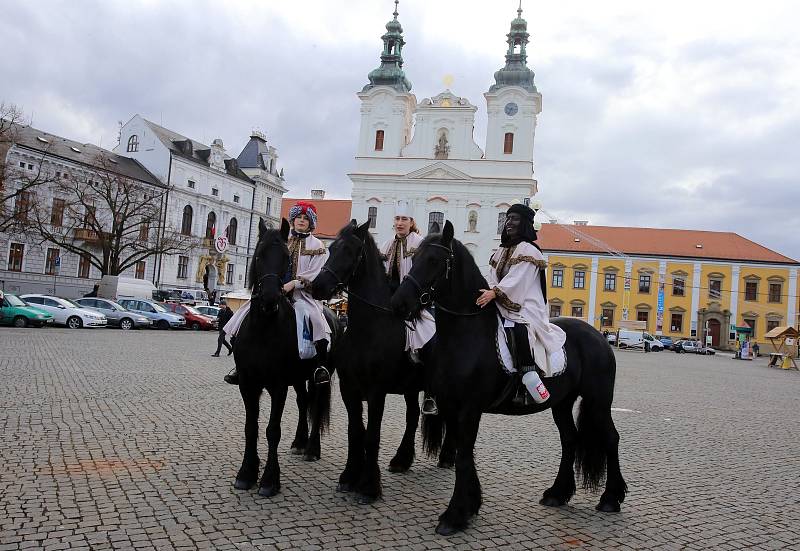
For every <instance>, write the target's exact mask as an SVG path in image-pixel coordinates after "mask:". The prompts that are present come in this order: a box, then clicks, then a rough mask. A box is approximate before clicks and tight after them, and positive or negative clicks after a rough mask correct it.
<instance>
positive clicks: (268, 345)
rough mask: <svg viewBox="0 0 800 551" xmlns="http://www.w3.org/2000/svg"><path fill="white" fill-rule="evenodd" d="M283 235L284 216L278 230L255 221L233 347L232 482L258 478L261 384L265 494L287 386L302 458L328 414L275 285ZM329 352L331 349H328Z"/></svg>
mask: <svg viewBox="0 0 800 551" xmlns="http://www.w3.org/2000/svg"><path fill="white" fill-rule="evenodd" d="M288 236H289V223H288V222H287V221H286V220H285V219H284V220H283V223H282V225H281V229H280V231H279V230H273V229H268V228H267V227H266V225H265V224H264V222H263V221H261V222H260V223H259V226H258V243H257V244H256V250H255V253H254V255H253V260H252V263H251V265H250V274H249V281H250V285H251V289H252V298H251V307H250V312H249V314H248V315H247V317H246V318H245V319H244V321H243V322H242V326H241V328H240V329H239V333H238V334H237V336H236V343H235V345H234V348H233V357H234V359H235V360H236V368H237V370H238V371H239V392H240V393H241V395H242V401H243V402H244V408H245V427H244V433H245V449H244V458H243V459H242V466H241V468H240V469H239V472H238V474H237V475H236V481H235V483H234V487H235V488H236V489H238V490H248V489H250V488H252V487H253V486H254V485H255V483H256V480H257V477H258V468H259V458H258V451H257V443H258V410H259V400H260V398H261V393H262V391H263V390H264V389H266V390H267V392H268V393H269V395H270V401H271V407H270V415H269V424H268V425H267V443H268V445H269V451H268V456H267V464H266V465H265V467H264V473H263V475H262V476H261V482H260V484H259V490H258V493H259V495H262V496H265V497H271V496H274V495H275V494H277V493H278V492H280V488H281V481H280V465H279V464H278V443H279V442H280V439H281V417H282V415H283V408H284V405H285V404H286V395H287V393H288V389H289V387H290V386H294V387H295V389H296V390H297V393H298V399H297V405H298V408H300V416H301V419H300V422H299V423H298V429H297V434H296V435H295V441H294V442H293V443H292V451H293V453H304V459H305V460H307V461H316V460H317V459H319V458H320V433H321V432H323V431H324V430H326V429H327V425H328V420H329V416H330V385H321V386H319V387H318V386H315V385H314V384H313V383H311V378H312V375H313V373H314V370H315V369H316V367H317V361H316V359H313V358H312V359H309V360H301V359H300V357H299V354H298V347H297V329H296V326H295V311H294V308H293V307H292V305H291V304H290V303H289V300H288V298H287V297H286V295H284V293H283V290H282V286H281V282H282V279H283V276H284V274H286V273H287V271H288V269H289V249H288V248H287V246H286V244H287V240H288ZM329 314H330V312H329V311H326V317H327V318H328V322H329V323H331V327H332V329H333V330H334V337H332V338H333V339H334V342H333V346H335V344H336V338H335V335H336V333H337V332H338V330H339V327H338V321H336V320H335V316H333V315H332V314H330V315H329ZM333 351H334V350H333V348H332V349H331V353H333ZM329 370H331V371H332V366H329ZM306 388H308V398H307V402H306V401H305V400H306V398H305V389H306ZM306 403H307V404H308V407H306ZM306 411H307V412H308V416H309V417H310V420H311V435H310V437H309V436H308V434H307V425H306V424H305V420H304V419H303V418H302V417H303V416H304V415H305V413H306ZM303 427H306V429H305V430H304V429H303Z"/></svg>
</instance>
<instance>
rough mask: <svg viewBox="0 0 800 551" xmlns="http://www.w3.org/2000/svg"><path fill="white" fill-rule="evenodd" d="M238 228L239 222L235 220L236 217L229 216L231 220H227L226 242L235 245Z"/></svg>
mask: <svg viewBox="0 0 800 551" xmlns="http://www.w3.org/2000/svg"><path fill="white" fill-rule="evenodd" d="M238 229H239V222H237V221H236V218H231V221H230V222H228V242H229V243H230V244H231V245H236V232H237V230H238Z"/></svg>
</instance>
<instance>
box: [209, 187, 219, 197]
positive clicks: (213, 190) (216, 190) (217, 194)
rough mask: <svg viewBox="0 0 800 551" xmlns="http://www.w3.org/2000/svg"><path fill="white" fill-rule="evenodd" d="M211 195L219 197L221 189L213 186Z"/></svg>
mask: <svg viewBox="0 0 800 551" xmlns="http://www.w3.org/2000/svg"><path fill="white" fill-rule="evenodd" d="M211 195H213V196H214V197H219V190H218V189H217V188H211Z"/></svg>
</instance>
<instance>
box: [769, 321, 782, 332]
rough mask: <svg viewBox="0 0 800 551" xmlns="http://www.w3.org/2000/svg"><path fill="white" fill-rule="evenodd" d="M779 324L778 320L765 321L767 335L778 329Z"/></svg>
mask: <svg viewBox="0 0 800 551" xmlns="http://www.w3.org/2000/svg"><path fill="white" fill-rule="evenodd" d="M780 323H781V322H780V321H779V320H767V333H769V332H770V331H772V330H773V329H775V328H776V327H778V325H780Z"/></svg>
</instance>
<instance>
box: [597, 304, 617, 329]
mask: <svg viewBox="0 0 800 551" xmlns="http://www.w3.org/2000/svg"><path fill="white" fill-rule="evenodd" d="M613 325H614V309H613V308H603V315H602V317H601V318H600V327H611V326H613Z"/></svg>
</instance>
